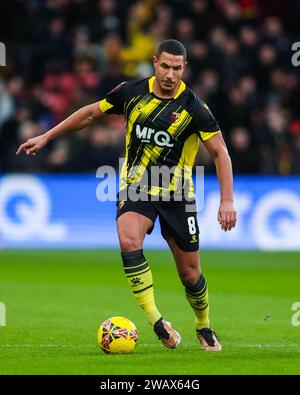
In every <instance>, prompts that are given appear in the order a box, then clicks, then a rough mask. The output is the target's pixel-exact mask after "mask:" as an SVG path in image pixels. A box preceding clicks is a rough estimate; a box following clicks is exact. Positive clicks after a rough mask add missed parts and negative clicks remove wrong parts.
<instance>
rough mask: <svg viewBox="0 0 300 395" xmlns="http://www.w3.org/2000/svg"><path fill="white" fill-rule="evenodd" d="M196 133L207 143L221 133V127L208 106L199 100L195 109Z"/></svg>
mask: <svg viewBox="0 0 300 395" xmlns="http://www.w3.org/2000/svg"><path fill="white" fill-rule="evenodd" d="M195 128H196V129H195V132H196V133H197V135H198V136H199V137H200V139H201V140H202V141H206V140H208V139H210V138H211V137H213V136H214V135H215V134H217V133H219V132H221V130H220V126H219V124H218V122H217V121H216V119H215V117H214V116H213V114H212V113H211V111H210V109H209V107H208V105H207V104H206V103H205V102H203V101H200V99H199V101H198V100H197V104H196V109H195Z"/></svg>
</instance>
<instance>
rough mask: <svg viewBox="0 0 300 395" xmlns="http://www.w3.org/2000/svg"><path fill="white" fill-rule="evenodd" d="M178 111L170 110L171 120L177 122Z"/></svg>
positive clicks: (178, 117)
mask: <svg viewBox="0 0 300 395" xmlns="http://www.w3.org/2000/svg"><path fill="white" fill-rule="evenodd" d="M180 115H181V114H180V113H179V112H172V115H171V121H172V122H173V123H174V122H177V121H178V120H179V119H180Z"/></svg>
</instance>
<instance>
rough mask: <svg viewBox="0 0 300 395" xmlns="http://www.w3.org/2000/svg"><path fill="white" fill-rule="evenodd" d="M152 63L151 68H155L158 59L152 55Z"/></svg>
mask: <svg viewBox="0 0 300 395" xmlns="http://www.w3.org/2000/svg"><path fill="white" fill-rule="evenodd" d="M152 62H153V66H154V67H155V66H156V65H157V62H158V59H157V57H156V56H155V55H154V56H153V58H152Z"/></svg>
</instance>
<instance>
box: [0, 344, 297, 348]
mask: <svg viewBox="0 0 300 395" xmlns="http://www.w3.org/2000/svg"><path fill="white" fill-rule="evenodd" d="M137 346H138V347H164V346H163V345H162V344H147V343H144V344H139V343H137ZM182 346H183V347H184V346H199V343H187V344H182ZM182 346H179V348H181V347H182ZM223 347H224V348H225V349H226V348H227V349H232V348H234V347H238V348H286V347H295V348H298V347H299V344H237V343H236V344H234V343H228V344H227V345H226V343H225V345H224V346H223ZM0 348H98V345H97V344H0Z"/></svg>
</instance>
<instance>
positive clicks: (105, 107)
mask: <svg viewBox="0 0 300 395" xmlns="http://www.w3.org/2000/svg"><path fill="white" fill-rule="evenodd" d="M127 84H128V83H127V82H122V83H121V84H119V85H118V86H116V87H115V88H114V89H113V90H112V91H110V92H109V93H108V94H107V95H106V97H105V98H104V99H102V100H100V102H99V107H100V110H101V111H102V112H104V113H106V114H123V113H124V107H125V104H126V96H127V95H126V91H127Z"/></svg>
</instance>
